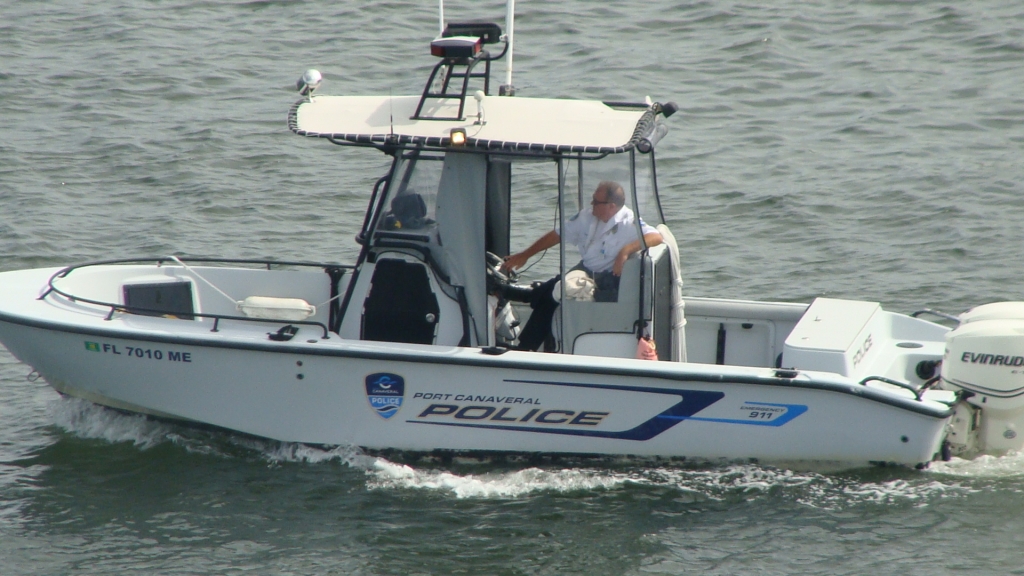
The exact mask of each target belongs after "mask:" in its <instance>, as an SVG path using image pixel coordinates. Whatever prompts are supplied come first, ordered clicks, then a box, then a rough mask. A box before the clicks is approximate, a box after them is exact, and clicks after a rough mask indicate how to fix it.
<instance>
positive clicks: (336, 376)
mask: <svg viewBox="0 0 1024 576" xmlns="http://www.w3.org/2000/svg"><path fill="white" fill-rule="evenodd" d="M145 321H147V322H152V323H160V322H163V323H173V322H183V321H175V320H165V319H157V318H153V319H145ZM101 322H102V321H101ZM108 324H112V325H114V326H112V327H107V326H103V325H102V324H97V325H96V326H92V327H88V326H59V325H55V324H53V323H46V322H37V321H31V320H25V319H15V318H10V317H0V341H2V342H3V343H4V344H5V345H6V346H7V347H8V349H10V350H11V352H12V353H14V355H15V356H17V357H18V358H19V359H20V360H22V361H23V362H25V363H27V364H29V365H30V366H32V367H33V368H34V369H36V370H37V371H38V372H39V373H40V374H41V375H42V376H43V377H44V378H45V379H46V380H47V381H48V382H49V383H50V384H51V385H52V386H53V387H54V388H55V389H56V390H58V391H59V392H62V393H64V394H68V395H71V396H76V397H81V398H84V399H87V400H90V401H92V402H95V403H98V404H102V405H106V406H110V407H113V408H118V409H122V410H128V411H133V412H139V413H144V414H149V415H153V416H157V417H161V418H169V419H176V420H182V421H186V422H193V423H201V424H204V425H211V426H216V427H221V428H225V429H229V430H234V431H237V432H241V433H245V434H251V435H256V436H260V437H265V438H270V439H274V440H279V441H287V442H303V443H311V444H324V445H341V444H350V445H358V446H362V447H366V448H371V449H385V448H390V449H400V450H412V451H432V450H438V449H441V450H456V451H513V452H545V453H577V454H616V455H618V454H624V455H640V456H667V457H684V458H691V459H698V460H714V459H757V460H759V461H764V462H773V461H779V462H792V461H828V462H847V463H852V464H864V463H869V462H892V463H900V464H909V465H916V464H922V463H926V462H929V461H931V460H932V459H934V457H935V455H936V453H937V452H938V451H939V448H940V444H941V442H942V438H943V431H944V428H945V426H946V422H947V419H948V416H949V410H948V409H944V408H943V407H941V406H938V405H935V403H928V402H920V401H915V400H907V399H904V398H901V397H899V396H896V395H891V394H887V393H884V392H882V391H878V390H874V389H871V388H867V387H863V386H859V385H857V384H856V383H853V382H848V381H844V380H843V379H839V378H836V377H834V376H833V377H830V376H829V375H818V376H815V375H814V374H810V373H801V374H798V375H796V376H795V377H780V376H779V374H777V373H776V372H775V371H773V370H770V369H755V368H741V367H725V366H718V367H713V366H704V365H687V364H678V363H667V362H644V361H639V360H610V359H605V358H597V357H580V356H564V355H549V354H536V353H521V352H508V353H505V354H501V355H497V356H494V355H489V354H487V353H485V352H484V351H482V350H480V349H475V348H468V349H467V348H457V347H452V348H445V347H436V346H419V345H408V344H391V343H373V342H359V341H345V340H341V339H339V338H337V337H333V338H331V339H328V340H322V339H320V338H319V337H318V336H319V334H318V333H316V331H315V330H313V329H307V328H303V330H301V331H300V334H299V335H298V337H297V338H296V339H295V340H294V341H293V342H286V343H281V342H271V341H269V340H267V339H266V335H265V334H266V332H265V331H264V332H254V331H253V330H251V328H250V327H246V328H249V330H248V332H245V333H237V334H234V335H231V334H223V333H221V334H218V335H216V337H215V338H214V337H208V338H204V337H194V336H192V337H189V336H182V335H175V334H173V333H171V332H168V331H166V330H164V331H160V330H154V329H149V330H128V329H118V328H117V326H118V323H117V321H116V320H114V321H111V322H109V323H108ZM783 376H790V375H783Z"/></svg>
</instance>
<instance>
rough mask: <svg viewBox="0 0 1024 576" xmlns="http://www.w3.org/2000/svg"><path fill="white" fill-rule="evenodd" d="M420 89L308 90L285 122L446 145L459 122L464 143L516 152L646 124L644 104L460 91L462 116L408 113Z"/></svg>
mask: <svg viewBox="0 0 1024 576" xmlns="http://www.w3.org/2000/svg"><path fill="white" fill-rule="evenodd" d="M419 101H420V97H419V96H393V97H391V96H319V95H317V96H314V97H313V99H312V101H305V100H303V101H300V102H299V103H297V104H296V105H295V106H294V107H293V108H292V111H291V114H290V116H289V126H290V127H291V129H292V130H294V131H295V132H296V133H298V134H301V135H304V136H312V137H320V138H331V139H335V140H342V141H347V142H352V143H361V144H386V143H387V144H422V145H426V146H448V145H449V134H450V132H451V130H452V129H453V128H465V129H466V136H467V138H468V142H467V147H472V148H485V149H489V150H504V151H516V152H527V151H536V152H581V153H588V154H604V153H615V152H624V151H626V150H628V149H630V148H631V147H632V146H633V145H634V144H635V143H636V141H637V139H638V138H640V137H642V136H644V135H646V133H647V132H648V131H649V130H650V129H651V127H652V126H653V117H654V114H653V111H652V109H651V108H650V107H648V108H630V109H621V108H612V107H610V106H608V105H606V104H604V103H602V102H598V101H592V100H556V99H542V98H522V97H508V96H485V97H484V98H483V100H482V102H481V104H482V108H483V123H482V124H478V123H476V122H477V114H478V105H477V102H476V100H475V99H473V98H472V97H468V98H466V104H465V109H464V110H463V117H464V118H465V120H462V121H458V120H433V119H418V120H413V119H412V117H413V116H414V115H415V114H416V106H417V105H418V104H419ZM458 105H459V100H458V98H448V99H444V100H437V99H428V100H427V102H426V103H425V104H424V108H423V110H422V111H421V112H420V116H421V118H422V117H426V118H432V117H448V118H450V117H455V116H457V115H458Z"/></svg>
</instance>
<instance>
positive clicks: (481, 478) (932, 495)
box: [51, 398, 1024, 509]
mask: <svg viewBox="0 0 1024 576" xmlns="http://www.w3.org/2000/svg"><path fill="white" fill-rule="evenodd" d="M51 414H52V416H53V419H54V422H55V423H56V424H57V425H58V426H60V427H61V428H63V429H64V430H66V431H67V432H68V433H70V434H73V435H74V436H76V437H79V438H84V439H98V440H104V441H106V442H110V443H120V442H131V443H132V444H134V445H135V446H137V447H138V448H139V449H141V450H148V449H151V448H153V447H155V446H158V445H161V444H164V443H172V444H174V445H176V446H179V447H181V448H183V449H185V450H186V451H188V452H191V453H197V454H207V455H215V456H219V457H224V458H233V457H238V456H239V451H242V452H243V453H244V454H245V455H246V456H248V457H253V456H254V455H255V457H256V458H259V459H263V460H264V461H267V462H269V463H272V464H283V463H295V462H298V463H309V464H322V463H326V462H340V463H342V464H344V465H346V466H347V467H349V468H350V469H352V470H354V471H359V472H362V473H363V474H365V475H366V487H367V489H369V490H423V491H429V492H436V493H439V494H442V495H449V496H452V497H455V498H459V499H463V498H469V499H510V498H520V497H525V496H528V495H531V494H537V493H551V492H554V493H574V492H580V493H587V492H594V491H606V492H611V491H617V490H628V489H639V490H645V489H654V490H665V489H669V490H673V491H676V492H678V496H676V499H677V500H681V501H687V502H694V503H699V502H714V501H724V502H728V501H735V500H750V499H756V498H762V497H773V498H774V497H780V498H783V499H787V500H791V501H794V502H797V503H799V504H802V505H806V506H810V507H814V508H823V509H838V508H845V507H848V506H851V505H858V504H909V505H915V506H926V505H928V503H929V502H932V501H934V500H936V499H940V498H948V497H962V496H965V495H967V494H970V493H972V492H976V491H978V490H981V489H983V485H984V484H985V483H986V481H987V480H989V479H1000V478H1006V477H1014V476H1021V477H1024V455H1021V454H1013V455H1009V456H1004V457H992V456H984V457H980V458H977V459H974V460H960V459H954V460H952V461H950V462H936V463H933V464H932V466H931V468H930V469H929V470H927V471H925V472H917V471H912V470H909V469H906V470H905V469H868V471H865V470H860V471H852V472H843V473H835V472H823V471H800V470H796V469H788V468H784V467H773V466H764V465H760V464H705V465H696V464H692V463H679V464H674V463H670V464H665V463H664V462H659V461H655V460H651V461H646V462H645V461H644V460H638V459H611V458H609V459H593V460H589V461H588V460H586V459H580V461H579V462H576V461H575V460H570V459H566V462H559V461H558V460H557V459H555V460H549V461H546V462H544V463H543V464H540V465H536V464H534V463H532V462H530V461H528V460H527V459H525V458H524V459H522V461H521V462H517V461H516V460H515V459H514V458H512V459H496V460H493V461H492V460H490V459H472V458H458V457H456V458H451V459H444V460H438V459H432V458H430V457H426V458H420V459H418V460H417V461H415V462H414V463H403V462H401V461H400V460H401V458H393V460H399V461H392V460H390V459H388V458H385V457H382V456H374V455H371V454H367V453H365V452H364V451H362V450H361V449H359V448H358V447H355V446H337V447H329V448H328V447H316V446H308V445H305V444H298V443H287V442H275V441H269V440H262V439H257V438H251V437H243V436H237V435H232V434H229V433H220V432H209V431H203V430H193V429H189V428H185V427H183V426H179V425H176V424H170V423H164V422H159V421H156V420H153V419H150V418H146V417H143V416H137V415H129V414H123V413H121V412H117V411H114V410H110V409H107V408H103V407H100V406H97V405H95V404H92V403H90V402H87V401H84V400H80V399H76V398H60V399H58V400H56V401H55V402H54V403H53V405H52V406H51ZM389 457H390V455H389ZM567 462H568V464H567ZM879 470H882V471H879ZM888 470H891V471H892V472H887V471H888ZM878 477H882V478H881V479H878Z"/></svg>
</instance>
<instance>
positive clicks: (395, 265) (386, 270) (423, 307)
mask: <svg viewBox="0 0 1024 576" xmlns="http://www.w3.org/2000/svg"><path fill="white" fill-rule="evenodd" d="M440 313H441V308H440V306H438V303H437V297H436V296H435V295H434V292H433V290H431V287H430V279H429V278H428V276H427V267H426V266H425V265H423V264H421V263H418V262H407V261H405V260H399V259H395V258H382V259H379V260H377V264H376V266H374V268H373V277H372V278H371V280H370V287H369V293H368V294H367V297H366V300H365V301H364V304H363V319H362V328H361V339H363V340H376V341H381V342H406V343H410V344H433V343H434V334H435V331H436V327H437V323H438V320H439V316H440Z"/></svg>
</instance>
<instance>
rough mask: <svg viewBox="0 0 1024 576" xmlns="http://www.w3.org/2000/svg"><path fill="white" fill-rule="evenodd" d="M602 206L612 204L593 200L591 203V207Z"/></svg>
mask: <svg viewBox="0 0 1024 576" xmlns="http://www.w3.org/2000/svg"><path fill="white" fill-rule="evenodd" d="M601 204H611V202H607V201H606V202H598V201H597V200H591V201H590V205H591V206H600V205H601Z"/></svg>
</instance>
